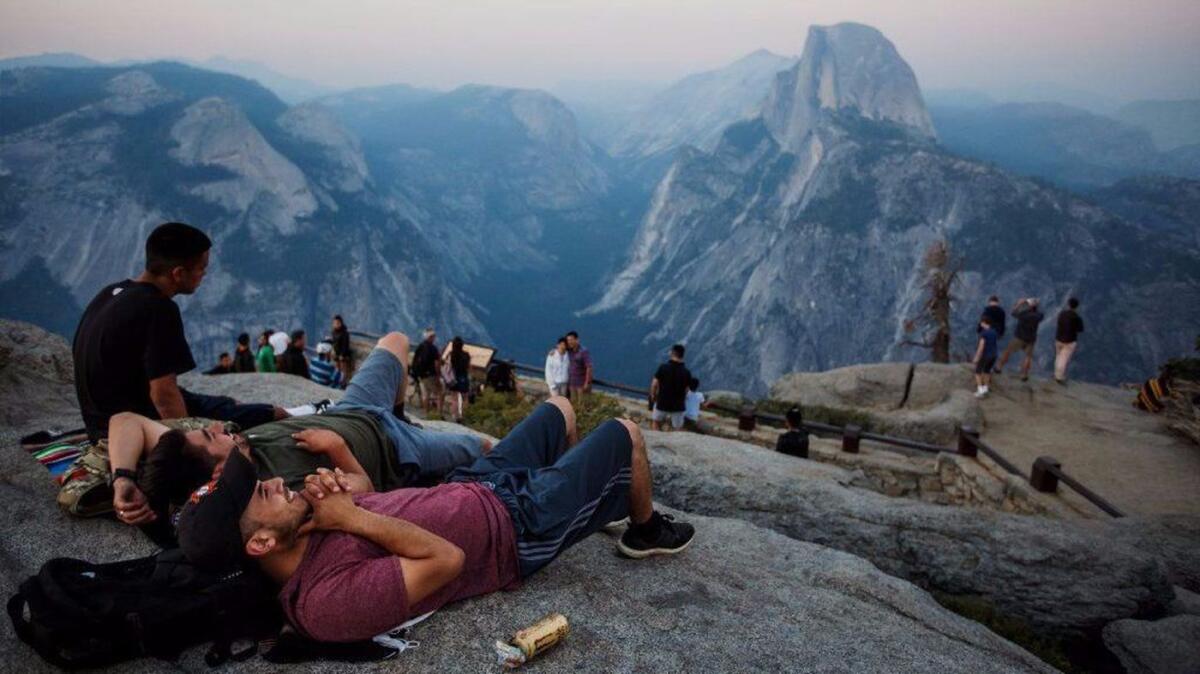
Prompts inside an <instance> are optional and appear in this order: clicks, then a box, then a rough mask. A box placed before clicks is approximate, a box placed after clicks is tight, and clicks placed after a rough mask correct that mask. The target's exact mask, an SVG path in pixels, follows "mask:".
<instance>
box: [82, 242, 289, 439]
mask: <svg viewBox="0 0 1200 674" xmlns="http://www.w3.org/2000/svg"><path fill="white" fill-rule="evenodd" d="M211 246H212V242H211V241H210V240H209V238H208V236H206V235H205V234H204V232H201V231H200V230H198V229H196V228H195V227H191V226H189V225H185V224H183V223H180V222H168V223H166V224H163V225H159V226H158V227H157V228H155V230H154V231H153V232H151V233H150V236H149V238H147V239H146V270H145V271H144V272H142V273H141V275H139V276H138V277H137V278H136V279H133V280H125V281H120V282H118V283H114V284H112V285H109V286H106V287H105V288H103V289H102V290H101V291H100V292H99V293H98V294H97V295H96V297H95V298H94V299H93V300H92V301H91V303H89V304H88V306H87V309H86V310H84V312H83V317H82V318H81V319H80V320H79V327H78V328H77V329H76V330H75V340H74V343H73V346H72V351H73V355H74V361H75V392H76V394H77V395H78V397H79V408H80V412H81V413H82V414H83V422H84V425H85V426H87V430H88V436H89V437H91V439H92V440H93V441H96V440H99V439H100V438H102V437H105V436H106V435H107V433H108V422H109V418H110V417H112V416H113V415H114V414H117V413H119V412H136V413H138V414H141V415H144V416H146V417H148V418H151V419H175V418H179V417H186V416H203V417H208V418H211V419H221V420H227V421H234V422H237V423H238V424H239V425H241V426H242V427H246V428H248V427H251V426H256V425H258V424H261V423H266V422H268V421H272V420H273V419H279V418H283V417H285V416H287V413H286V412H284V411H283V410H282V409H279V408H277V407H274V406H272V405H239V404H237V403H236V402H235V401H234V400H233V399H232V398H228V397H225V396H205V395H200V394H198V393H192V392H190V391H186V390H184V389H182V388H180V387H179V385H178V384H177V383H176V381H175V378H176V377H177V376H178V375H180V374H183V373H184V372H187V371H189V370H191V369H193V368H195V367H196V361H195V360H193V358H192V350H191V348H190V347H189V346H188V343H187V338H186V337H184V334H183V319H182V318H181V317H180V315H179V307H178V306H177V305H176V304H175V302H174V301H173V300H172V299H171V298H172V297H174V296H175V295H180V294H182V295H190V294H191V293H193V292H195V291H196V288H198V287H200V283H201V281H203V280H204V274H205V272H206V271H207V269H208V251H209V248H210V247H211Z"/></svg>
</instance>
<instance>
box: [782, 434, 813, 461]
mask: <svg viewBox="0 0 1200 674" xmlns="http://www.w3.org/2000/svg"><path fill="white" fill-rule="evenodd" d="M775 451H777V452H782V453H784V454H790V455H791V456H798V457H800V458H801V459H807V458H808V432H807V431H788V432H786V433H784V434H783V435H781V436H779V440H777V441H776V442H775Z"/></svg>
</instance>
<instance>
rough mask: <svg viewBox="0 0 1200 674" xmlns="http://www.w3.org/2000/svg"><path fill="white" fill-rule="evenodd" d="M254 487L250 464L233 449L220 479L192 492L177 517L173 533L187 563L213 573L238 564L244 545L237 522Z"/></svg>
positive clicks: (254, 482)
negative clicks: (176, 526)
mask: <svg viewBox="0 0 1200 674" xmlns="http://www.w3.org/2000/svg"><path fill="white" fill-rule="evenodd" d="M257 485H258V473H257V471H255V469H254V464H253V463H251V462H250V459H247V458H246V457H245V456H243V455H242V453H241V452H239V451H237V450H236V449H235V450H233V451H231V452H230V453H229V458H227V459H225V466H224V468H223V469H222V470H221V476H220V477H219V478H217V479H215V480H213V481H211V482H209V483H208V484H206V485H204V486H202V487H200V488H199V489H197V490H196V491H194V492H192V495H191V496H190V497H188V502H187V504H185V505H184V507H183V510H182V511H181V512H180V513H179V524H178V531H177V532H176V533H177V534H178V536H179V548H180V549H181V550H183V554H184V555H186V556H187V558H188V561H190V562H191V563H193V564H195V565H196V566H198V567H201V568H204V569H208V570H211V571H216V572H223V571H228V570H232V569H234V568H236V567H237V566H239V565H240V564H241V561H242V550H243V548H244V543H243V541H242V530H241V527H239V526H238V522H240V521H241V519H242V513H243V512H244V511H245V510H246V505H247V504H249V503H250V499H251V497H253V496H254V488H255V487H256V486H257Z"/></svg>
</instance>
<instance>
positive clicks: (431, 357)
mask: <svg viewBox="0 0 1200 674" xmlns="http://www.w3.org/2000/svg"><path fill="white" fill-rule="evenodd" d="M437 359H438V349H437V347H436V346H434V345H433V343H432V342H429V341H428V340H426V341H422V342H421V343H420V344H418V345H417V351H416V353H414V354H413V361H412V371H413V376H414V377H432V376H434V375H435V374H437V372H436V370H437Z"/></svg>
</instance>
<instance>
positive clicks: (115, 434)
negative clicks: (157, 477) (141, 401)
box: [108, 412, 168, 470]
mask: <svg viewBox="0 0 1200 674" xmlns="http://www.w3.org/2000/svg"><path fill="white" fill-rule="evenodd" d="M167 430H168V429H167V427H166V426H164V425H162V424H160V423H158V422H157V421H154V420H153V419H147V418H146V417H144V416H142V415H140V414H135V413H134V412H121V413H119V414H114V415H113V417H112V419H111V420H110V421H109V422H108V462H109V464H110V465H111V466H112V468H113V470H116V469H117V468H127V469H129V470H136V469H137V465H138V461H139V460H141V458H142V454H144V453H146V452H148V451H150V449H151V448H152V447H154V446H155V445H157V444H158V439H159V438H161V437H162V434H163V433H166V432H167Z"/></svg>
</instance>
